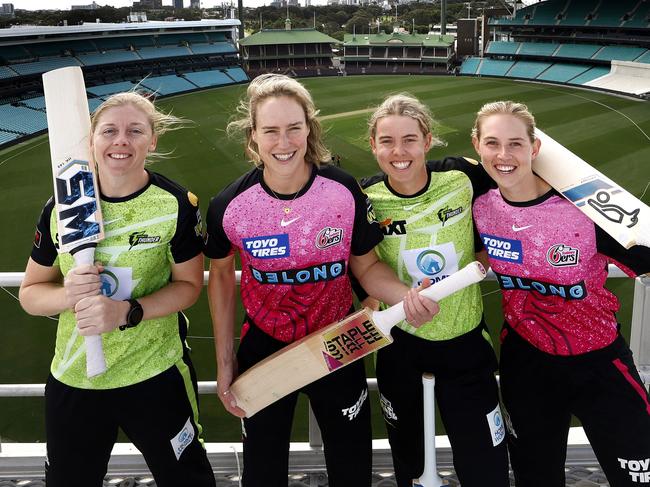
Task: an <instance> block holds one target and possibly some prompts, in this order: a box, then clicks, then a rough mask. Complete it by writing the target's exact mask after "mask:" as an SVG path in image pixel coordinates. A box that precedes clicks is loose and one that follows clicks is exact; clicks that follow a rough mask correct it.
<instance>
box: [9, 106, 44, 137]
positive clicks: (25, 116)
mask: <svg viewBox="0 0 650 487" xmlns="http://www.w3.org/2000/svg"><path fill="white" fill-rule="evenodd" d="M46 128H47V119H46V118H45V113H44V112H37V111H35V110H30V109H29V108H26V107H15V106H12V105H0V130H4V131H12V132H19V133H21V134H25V135H27V134H33V133H36V132H40V131H41V130H45V129H46Z"/></svg>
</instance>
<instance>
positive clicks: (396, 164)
mask: <svg viewBox="0 0 650 487" xmlns="http://www.w3.org/2000/svg"><path fill="white" fill-rule="evenodd" d="M391 165H392V166H393V167H394V168H395V169H406V168H407V167H409V166H410V165H411V161H393V162H391Z"/></svg>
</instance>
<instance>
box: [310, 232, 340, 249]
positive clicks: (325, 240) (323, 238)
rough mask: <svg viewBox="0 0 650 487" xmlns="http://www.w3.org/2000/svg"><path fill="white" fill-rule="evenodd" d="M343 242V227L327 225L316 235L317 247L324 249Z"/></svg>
mask: <svg viewBox="0 0 650 487" xmlns="http://www.w3.org/2000/svg"><path fill="white" fill-rule="evenodd" d="M341 242H343V229H342V228H332V227H325V228H323V229H322V230H321V231H320V232H318V235H316V247H318V248H319V249H321V250H324V249H326V248H329V247H334V246H335V245H338V244H340V243H341Z"/></svg>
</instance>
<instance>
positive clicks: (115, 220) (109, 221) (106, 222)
mask: <svg viewBox="0 0 650 487" xmlns="http://www.w3.org/2000/svg"><path fill="white" fill-rule="evenodd" d="M120 220H122V217H120V218H115V219H114V220H108V221H107V220H104V226H106V225H110V224H111V223H115V222H118V221H120Z"/></svg>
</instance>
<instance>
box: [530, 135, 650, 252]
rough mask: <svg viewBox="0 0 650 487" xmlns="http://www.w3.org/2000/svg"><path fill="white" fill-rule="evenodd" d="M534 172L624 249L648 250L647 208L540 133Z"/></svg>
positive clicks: (649, 216)
mask: <svg viewBox="0 0 650 487" xmlns="http://www.w3.org/2000/svg"><path fill="white" fill-rule="evenodd" d="M535 136H536V137H537V138H538V139H539V140H540V141H541V143H542V144H541V147H540V152H539V155H538V156H537V158H536V159H535V160H534V161H533V171H534V172H536V173H537V174H538V175H539V176H540V177H541V178H542V179H544V180H546V182H547V183H548V184H550V185H551V186H553V188H555V189H556V190H557V191H559V192H560V193H561V194H562V195H563V196H564V197H565V198H566V199H567V200H569V201H570V202H571V203H573V204H574V205H575V206H576V207H578V208H579V209H580V210H581V211H582V212H583V213H584V214H585V215H587V217H589V218H590V219H591V220H592V221H593V222H594V223H595V224H596V225H598V226H599V227H600V228H602V229H603V230H604V231H606V232H607V233H608V234H609V235H611V236H612V237H613V238H614V239H615V240H616V241H617V242H618V243H620V244H621V245H622V246H623V247H625V248H626V249H629V248H630V247H632V246H633V245H644V246H646V247H650V208H649V207H648V205H646V204H645V203H643V202H642V201H640V200H639V199H638V198H636V197H635V196H634V195H632V194H631V193H629V192H627V191H626V190H625V188H623V187H622V186H620V185H619V184H616V183H615V182H614V181H612V180H611V179H609V178H608V177H607V176H605V175H603V174H602V173H601V172H600V171H598V170H597V169H596V168H594V167H592V166H591V165H590V164H588V163H587V162H585V161H584V160H582V159H581V158H580V157H578V156H577V155H575V154H574V153H573V152H571V151H570V150H568V149H567V148H566V147H564V146H562V145H561V144H559V143H558V142H556V141H555V140H553V139H552V138H551V137H549V136H548V135H546V134H545V133H544V132H542V131H541V130H539V129H535Z"/></svg>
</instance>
